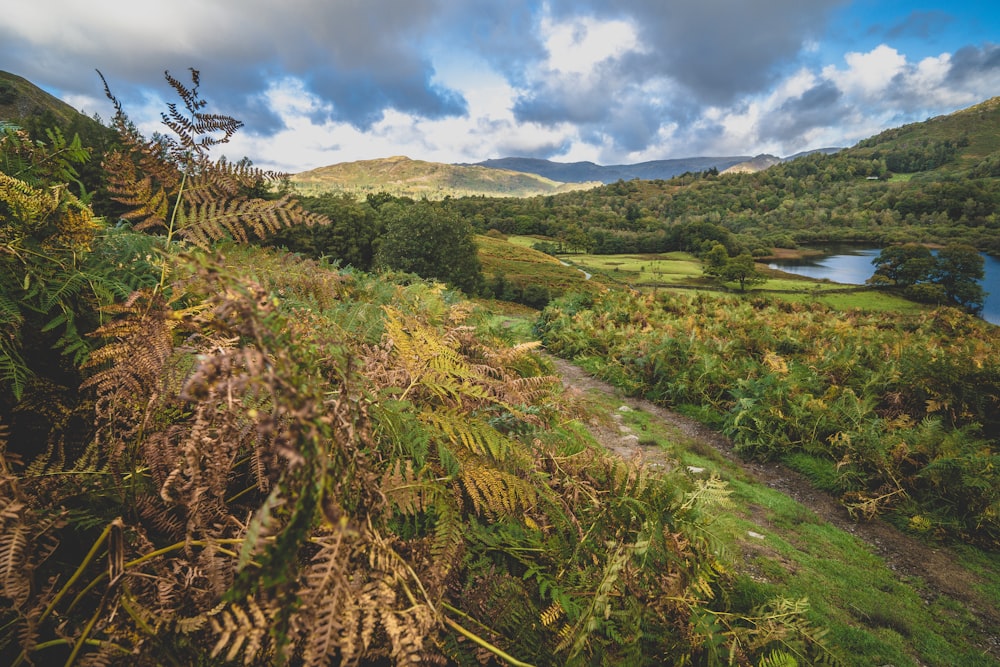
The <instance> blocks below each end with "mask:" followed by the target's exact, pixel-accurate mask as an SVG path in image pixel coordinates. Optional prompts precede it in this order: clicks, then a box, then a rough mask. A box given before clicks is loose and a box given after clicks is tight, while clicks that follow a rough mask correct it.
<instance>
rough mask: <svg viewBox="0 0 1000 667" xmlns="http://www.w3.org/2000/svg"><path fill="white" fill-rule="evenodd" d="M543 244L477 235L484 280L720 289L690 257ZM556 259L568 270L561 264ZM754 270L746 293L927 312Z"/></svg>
mask: <svg viewBox="0 0 1000 667" xmlns="http://www.w3.org/2000/svg"><path fill="white" fill-rule="evenodd" d="M546 240H548V241H550V242H551V239H543V238H538V237H534V236H509V237H507V238H506V239H495V238H490V237H486V236H480V237H478V241H477V242H479V247H480V259H481V260H482V261H483V269H484V273H485V275H486V276H487V279H489V278H490V277H491V276H492V275H493V274H494V273H495V272H496V271H497V270H500V271H503V272H504V274H505V275H506V276H507V277H508V278H509V279H511V280H515V281H519V282H521V283H522V284H530V283H532V282H536V283H537V284H545V285H555V286H557V289H558V291H559V292H560V293H562V292H565V291H571V290H573V289H581V288H582V289H591V288H595V287H601V286H606V285H628V286H631V287H634V288H636V289H654V288H655V289H691V288H696V289H709V290H719V289H720V286H719V285H718V283H716V282H714V281H713V280H711V279H708V278H706V277H705V276H704V275H703V274H702V269H701V262H700V261H699V260H698V258H697V257H695V256H694V255H692V254H691V253H686V252H669V253H661V254H653V255H587V254H565V255H560V256H559V258H558V259H557V258H554V257H551V256H549V255H545V254H544V253H539V252H537V251H533V250H531V249H530V248H531V246H532V245H533V244H535V243H538V242H539V241H546ZM560 260H561V261H562V262H564V263H565V264H568V266H566V265H563V264H559V261H560ZM757 267H758V270H759V271H760V272H761V273H762V274H764V275H765V276H766V277H767V280H766V281H765V282H764V283H762V284H760V285H756V286H754V287H753V288H752V289H749V290H747V292H748V293H749V294H756V295H764V296H768V297H773V298H778V299H785V300H787V301H794V302H819V303H822V304H824V305H826V306H829V307H831V308H833V309H835V310H853V309H858V310H866V311H874V312H902V313H918V312H921V311H924V310H927V309H928V307H927V306H925V305H922V304H919V303H915V302H913V301H908V300H907V299H903V298H901V297H898V296H895V295H892V294H887V293H885V292H880V291H878V290H872V289H864V288H858V287H857V286H855V285H842V284H839V283H834V282H830V281H829V280H814V279H812V278H805V277H802V276H797V275H793V274H790V273H784V272H782V271H777V270H775V269H770V268H768V267H767V266H765V265H763V264H758V265H757ZM583 271H585V272H586V273H588V274H590V275H591V280H590V281H586V280H584V276H583V273H581V272H583ZM727 287H728V288H729V289H730V290H734V289H735V287H732V286H727Z"/></svg>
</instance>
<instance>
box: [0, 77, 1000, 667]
mask: <svg viewBox="0 0 1000 667" xmlns="http://www.w3.org/2000/svg"><path fill="white" fill-rule="evenodd" d="M189 74H190V80H189V81H188V80H187V79H183V80H182V79H180V78H175V77H174V76H172V75H171V74H169V73H167V74H166V82H167V85H168V86H169V87H170V89H171V90H172V92H173V93H174V94H175V95H176V97H177V98H178V101H177V102H175V103H171V104H169V105H168V107H167V109H166V110H165V111H164V112H163V115H162V118H163V124H164V128H165V131H164V133H163V134H157V135H155V136H154V137H152V138H145V137H143V136H141V135H140V133H139V132H138V131H137V130H136V128H135V126H134V125H133V124H132V123H131V122H130V121H129V118H128V115H127V113H126V110H125V109H124V108H123V107H122V106H121V104H119V103H118V100H117V99H116V98H115V96H114V93H113V87H112V86H111V85H110V84H109V83H108V82H104V87H105V92H106V94H107V95H108V97H109V99H111V101H112V102H113V103H114V105H115V108H116V111H117V113H116V115H115V117H114V118H113V120H112V122H111V125H110V127H108V128H103V129H97V128H96V127H95V126H93V125H87V124H85V123H84V124H83V125H82V126H86V127H87V130H86V131H85V132H80V131H72V132H71V131H70V128H68V127H65V126H63V125H60V124H59V123H54V124H53V125H51V126H46V127H42V126H30V127H29V126H28V123H22V124H13V123H9V124H4V127H3V128H2V135H0V324H2V330H3V332H4V333H3V335H2V336H0V599H2V604H0V662H2V663H3V664H10V665H31V664H66V665H117V664H126V663H127V664H134V665H147V664H148V665H161V664H168V665H194V664H197V665H216V664H218V665H221V664H245V665H271V664H290V665H325V664H348V665H350V664H356V665H377V664H411V663H418V662H419V663H433V664H460V665H482V664H510V665H621V664H635V665H642V664H649V665H659V664H678V665H685V664H690V665H765V666H767V665H770V666H776V665H783V666H790V665H812V664H865V663H864V662H858V660H859V659H861V660H864V659H865V656H864V655H863V653H859V649H858V648H857V647H856V646H853V645H848V644H847V643H844V644H838V643H837V642H834V641H830V640H829V638H828V637H827V634H828V630H829V629H828V628H827V627H824V626H823V623H822V622H818V621H817V619H818V618H820V617H818V616H817V615H816V614H814V613H812V611H811V609H810V604H809V601H808V600H807V599H805V598H799V597H794V596H791V595H785V594H781V592H780V591H779V592H773V591H771V589H766V590H767V593H766V594H765V593H764V591H765V588H764V587H763V586H762V585H760V584H759V583H755V582H754V581H753V580H751V579H750V578H748V576H747V575H745V574H744V573H740V572H739V568H738V564H737V563H736V561H735V558H734V557H733V555H732V554H729V553H727V551H726V549H725V548H723V546H722V542H721V540H722V537H721V531H720V529H719V523H718V522H719V521H720V519H721V517H725V516H726V515H727V514H729V513H731V512H735V511H736V508H735V507H734V503H733V499H732V493H733V489H732V488H730V486H729V484H728V483H727V482H725V481H723V480H721V479H720V478H719V477H717V476H715V475H709V476H701V477H699V476H696V475H692V474H691V473H690V471H689V470H688V469H687V468H686V467H684V466H681V465H677V466H675V467H667V468H665V469H659V470H653V469H651V468H649V467H646V466H641V465H639V464H637V463H636V462H633V461H626V460H623V459H622V458H621V457H619V456H616V455H615V454H614V453H612V452H610V451H608V450H605V449H603V448H602V447H600V446H598V445H597V444H596V443H595V442H594V440H593V438H592V436H591V435H590V433H589V431H588V429H587V427H586V424H587V422H588V420H591V419H592V418H593V415H592V414H591V413H589V412H588V406H587V404H586V403H584V402H582V401H581V400H579V399H578V398H574V397H573V395H571V394H570V393H569V392H567V391H566V390H564V388H563V386H562V384H561V382H560V381H559V378H558V377H557V376H556V375H555V371H554V368H553V366H552V364H551V362H550V361H549V360H548V359H547V357H546V356H545V355H543V354H542V353H541V348H542V346H544V348H545V350H546V351H547V352H548V353H551V354H556V355H559V356H562V357H565V358H568V359H575V360H578V361H580V362H581V363H584V364H587V365H588V367H589V368H591V369H592V370H593V371H594V372H595V373H596V374H598V375H600V376H602V377H604V378H606V379H608V380H609V381H611V382H613V383H615V384H616V385H618V386H620V387H621V388H622V389H623V391H626V392H628V393H631V394H634V395H641V396H644V397H646V398H649V399H651V400H653V401H656V402H658V403H660V404H663V405H670V406H675V407H677V408H678V409H680V410H683V411H685V412H686V413H688V414H691V415H693V416H695V417H697V418H698V419H699V420H700V421H702V422H703V423H706V424H709V425H711V426H713V427H715V428H717V429H719V430H720V431H722V432H723V433H725V434H726V435H727V436H728V437H729V438H730V439H731V440H732V442H733V443H734V444H735V447H736V448H737V450H738V451H739V452H740V454H741V455H743V456H745V457H747V458H751V459H757V460H780V461H783V462H785V463H786V464H787V465H790V466H793V467H795V468H796V469H798V470H801V471H802V472H803V473H804V474H806V475H807V476H808V477H809V479H811V480H812V481H813V482H814V484H815V485H816V488H817V489H820V490H822V491H823V492H828V493H831V494H834V495H835V496H836V497H838V498H839V499H840V500H841V502H843V504H844V506H845V507H847V508H848V509H849V511H850V512H851V513H852V515H853V516H855V517H856V518H857V519H858V520H865V519H871V518H874V517H886V518H887V519H888V520H890V521H892V522H894V523H896V524H897V525H899V526H900V527H901V528H902V529H903V530H906V531H909V532H910V533H912V534H914V535H918V536H920V537H921V538H922V539H926V540H929V541H937V542H940V543H942V544H958V545H962V546H963V547H964V548H969V549H976V550H981V552H982V553H985V554H990V553H994V552H995V551H996V550H997V548H998V546H1000V491H998V489H1000V479H998V478H997V476H998V475H1000V472H998V471H1000V453H998V445H997V438H998V437H1000V421H998V415H1000V405H998V403H1000V361H998V357H997V355H996V344H997V342H998V337H997V328H996V327H993V326H991V325H988V324H986V323H984V322H982V321H981V320H979V319H977V318H975V317H973V316H971V315H969V314H967V313H964V312H962V311H961V309H957V308H952V307H940V308H933V309H932V308H926V309H924V310H921V311H920V312H919V314H916V315H914V314H908V313H899V314H893V315H888V316H887V315H885V314H881V315H877V316H876V315H873V314H871V313H867V312H864V311H861V310H852V311H849V312H835V311H832V310H831V309H829V308H828V307H826V306H821V305H819V304H808V303H806V304H803V303H794V302H786V301H782V300H780V299H774V298H771V297H768V296H766V295H763V294H759V293H756V292H754V291H753V290H749V291H748V293H740V294H720V293H718V292H715V291H698V292H694V293H670V292H665V291H663V292H639V291H636V290H630V289H607V288H605V287H602V286H600V285H599V284H598V283H596V282H595V283H592V284H590V285H588V287H587V288H585V289H582V290H580V291H573V292H571V291H570V290H569V289H562V288H559V287H558V286H557V285H556V284H555V283H553V282H550V283H548V284H547V285H545V286H544V289H542V287H543V286H540V285H538V284H537V283H538V280H537V279H536V280H535V281H534V284H532V283H533V281H532V280H531V277H530V276H529V277H525V278H520V279H519V280H518V281H513V280H512V279H509V278H507V277H505V276H504V275H503V273H502V272H499V271H498V272H497V273H495V274H494V275H487V274H486V272H484V269H483V262H484V261H485V259H481V257H483V254H482V247H484V244H486V243H487V240H489V241H490V242H496V243H500V241H502V239H503V236H504V235H505V234H508V233H515V232H516V233H519V234H529V235H537V236H538V237H539V239H540V240H542V241H544V242H546V243H550V244H552V245H555V246H558V247H561V249H563V250H582V249H587V250H590V251H594V252H620V251H621V250H622V249H623V248H631V249H635V250H636V251H638V250H640V249H641V250H642V251H643V252H663V251H665V250H667V249H685V250H689V251H694V252H696V253H709V252H711V251H712V249H713V248H722V249H723V250H724V251H725V253H726V254H727V256H730V257H733V258H738V257H742V256H747V257H752V256H753V255H758V256H759V255H760V254H761V253H762V252H763V251H764V250H766V249H767V248H768V247H789V246H794V245H796V244H798V243H805V242H809V241H813V240H817V238H818V237H819V236H820V235H822V236H823V238H839V239H844V238H850V239H852V240H875V239H877V240H879V241H880V242H884V243H893V242H921V243H934V242H942V241H944V242H953V241H959V242H962V243H964V244H970V245H972V246H975V247H976V248H978V249H980V250H991V249H993V250H995V249H996V248H995V247H993V246H992V245H991V243H993V242H995V239H996V226H997V224H998V221H997V213H996V200H997V197H998V196H1000V188H998V185H997V184H998V183H1000V180H998V175H1000V174H998V173H996V169H995V166H996V164H998V163H1000V162H998V161H997V159H996V157H995V156H996V154H997V153H996V150H995V149H996V147H994V151H993V155H992V156H990V155H987V156H985V157H980V158H972V157H969V156H970V155H971V153H970V151H971V150H972V149H975V150H977V151H980V150H983V149H984V147H985V146H986V145H987V144H986V143H984V142H987V140H986V139H984V138H982V137H983V135H984V133H982V132H975V131H972V130H969V129H966V130H965V131H962V132H958V133H957V134H956V133H954V128H953V127H951V126H950V125H949V126H948V127H947V128H945V129H943V130H940V131H941V132H943V133H944V134H947V135H949V137H954V138H938V137H937V135H936V134H933V133H932V134H929V135H927V138H926V141H925V140H924V139H920V140H917V141H916V143H914V142H913V141H909V139H908V137H909V136H910V135H909V134H908V133H909V132H912V131H913V128H901V129H900V130H898V131H894V132H890V133H886V134H884V135H879V137H875V138H873V139H872V140H869V142H863V143H862V144H859V146H857V147H855V149H852V152H848V153H845V154H844V155H840V154H838V155H834V156H822V157H821V156H815V157H813V156H810V157H806V158H802V159H801V160H797V161H796V162H793V163H788V164H786V165H779V166H777V167H774V168H772V169H776V170H777V171H773V172H772V171H771V170H768V172H764V173H762V174H755V175H737V176H732V177H729V176H726V177H723V176H719V175H717V174H712V173H704V174H689V175H685V176H683V177H680V178H678V179H673V180H671V181H663V182H643V181H633V182H628V183H625V182H619V183H616V184H611V185H609V186H606V187H604V188H598V189H596V190H591V191H586V192H571V193H566V194H560V195H553V196H545V197H538V198H533V199H526V200H515V199H495V200H491V199H485V198H480V197H475V198H451V199H446V200H444V201H442V202H429V201H414V200H411V199H407V198H403V197H393V196H391V195H388V194H384V193H380V194H369V195H368V196H367V197H366V199H365V200H364V201H356V200H353V199H351V198H349V197H344V196H339V195H318V196H311V197H299V196H297V195H296V193H295V192H294V190H293V189H291V188H290V187H289V183H288V180H287V178H285V177H284V176H283V175H282V174H276V173H272V172H268V171H264V170H260V169H257V168H255V167H254V166H253V165H252V164H251V163H249V161H247V160H241V161H238V162H231V161H227V160H226V159H224V158H215V157H214V153H215V152H217V150H218V148H219V147H220V146H222V145H224V144H225V143H226V142H227V141H228V140H229V138H231V137H232V136H233V134H234V133H235V132H238V131H239V130H240V128H241V126H242V124H241V123H240V122H239V121H238V120H236V119H234V118H231V117H228V116H223V115H219V114H213V113H210V112H209V111H208V110H207V103H206V101H205V100H204V99H203V97H202V95H201V93H200V90H199V87H200V80H199V75H198V72H197V71H195V70H191V71H190V72H189ZM102 80H103V79H102ZM974 109H975V108H974ZM970 113H971V112H970ZM996 113H997V104H995V101H994V103H992V104H987V105H986V106H984V107H983V108H982V109H979V110H978V111H976V112H975V113H974V114H972V120H969V119H964V120H962V121H961V123H965V124H967V123H973V122H978V120H977V119H979V118H981V117H982V116H983V115H984V114H986V115H988V116H989V118H990V119H992V120H994V121H995V114H996ZM941 122H942V123H943V122H944V121H941ZM939 124H940V123H939ZM82 126H81V127H82ZM961 127H965V125H961ZM993 127H996V124H995V122H994V125H993ZM934 128H935V132H938V130H939V129H940V128H938V126H937V125H935V126H934ZM925 134H926V133H925ZM994 134H995V133H994ZM908 141H909V143H907V142H908ZM997 141H1000V137H997ZM900 142H902V143H900ZM904 145H905V149H904V147H903V146H904ZM949 168H950V169H951V171H948V169H949ZM907 169H909V170H913V171H915V172H916V173H914V174H910V177H908V178H907V179H903V180H899V181H898V182H896V181H894V179H897V178H898V177H897V176H894V175H893V174H894V173H895V172H898V171H905V170H907ZM943 169H944V170H945V171H942V170H943ZM920 170H924V171H920ZM921 174H924V175H923V176H921ZM932 175H933V178H932ZM869 176H874V177H875V179H876V180H868V177H869ZM922 178H926V179H928V180H926V181H921V179H922ZM959 200H961V202H962V203H961V205H960V206H959V205H958V204H956V203H955V202H958V201H959ZM929 202H933V206H934V208H933V210H931V208H930V207H931V203H929ZM810 216H818V217H819V219H822V220H824V221H827V222H828V223H829V224H824V225H815V224H808V223H807V221H808V220H809V219H810ZM491 230H492V231H491ZM486 232H490V234H489V236H486V237H477V236H476V234H477V233H479V234H485V233H486ZM477 238H478V240H477ZM477 244H478V247H479V250H478V251H477ZM536 254H538V253H536ZM717 254H718V252H717ZM885 259H886V260H887V261H888V259H889V258H888V257H886V258H885ZM727 261H728V260H727ZM720 266H723V267H725V266H726V263H725V262H722V264H720ZM886 266H889V264H888V263H886ZM883 273H885V272H883ZM906 275H909V274H906ZM929 275H930V274H927V275H925V276H923V277H919V276H918V278H917V279H915V280H914V281H913V282H911V283H909V284H907V283H906V279H901V278H900V274H899V273H898V272H897V273H889V274H886V275H885V278H886V280H887V281H889V282H891V283H892V284H893V287H898V288H900V289H906V288H913V287H914V286H915V285H918V284H921V283H928V282H930V283H932V284H935V285H936V284H937V283H934V282H933V281H932V280H931V279H930V278H929V277H928V276H929ZM751 286H752V281H751V283H750V284H749V285H746V287H751ZM942 289H944V288H943V287H942ZM496 297H499V298H500V299H502V300H503V301H497V300H495V298H496ZM509 301H520V302H521V303H522V304H527V305H529V306H531V309H525V308H523V307H521V308H514V307H513V306H512V305H511V304H510V303H509ZM526 313H527V314H526ZM515 321H519V322H521V323H522V324H524V326H525V328H528V329H530V332H529V333H530V334H531V335H530V336H518V335H516V333H515V330H514V327H512V322H515ZM852 636H854V635H852ZM866 641H868V640H867V639H866ZM955 644H956V645H957V644H961V641H956V642H955ZM953 650H954V651H967V650H968V648H967V647H961V648H955V649H953ZM901 655H906V653H905V651H902V653H901ZM948 655H956V653H950V654H948ZM961 655H963V656H965V657H968V655H969V654H968V653H962V654H961ZM922 659H923V658H922ZM963 659H964V658H963ZM970 659H973V660H978V661H979V662H969V664H994V661H993V660H992V658H991V657H990V656H987V655H985V654H983V655H981V656H979V655H978V654H977V656H976V657H975V658H970ZM912 660H913V664H917V662H918V661H919V660H920V659H917V658H912ZM945 661H946V659H945V658H941V659H938V660H937V661H936V662H935V661H934V660H930V661H929V662H930V663H931V664H946V662H945Z"/></svg>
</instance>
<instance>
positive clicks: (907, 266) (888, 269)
mask: <svg viewBox="0 0 1000 667" xmlns="http://www.w3.org/2000/svg"><path fill="white" fill-rule="evenodd" d="M872 264H874V265H875V267H876V268H875V275H874V276H873V277H872V278H871V279H870V280H869V283H870V284H873V285H879V284H892V285H895V286H896V287H900V288H903V289H904V290H905V292H906V294H907V295H908V296H910V297H911V298H914V299H916V300H918V301H926V302H936V303H947V304H950V305H953V306H958V307H960V308H962V309H964V310H966V311H967V312H969V313H972V314H979V313H980V312H982V310H983V300H984V299H985V297H986V294H985V292H984V291H983V288H982V287H981V286H980V284H979V281H980V280H982V279H983V276H984V268H983V267H984V261H983V257H982V255H980V254H979V251H977V250H976V249H975V248H973V247H972V246H970V245H966V244H962V243H953V244H951V245H948V246H945V247H944V248H942V249H941V250H939V251H938V253H937V255H936V256H935V255H934V254H933V253H932V252H931V251H930V249H929V248H927V247H926V246H922V245H918V244H915V243H908V244H905V245H897V246H890V247H888V248H885V249H884V250H882V252H881V253H879V255H878V257H876V258H875V259H873V260H872Z"/></svg>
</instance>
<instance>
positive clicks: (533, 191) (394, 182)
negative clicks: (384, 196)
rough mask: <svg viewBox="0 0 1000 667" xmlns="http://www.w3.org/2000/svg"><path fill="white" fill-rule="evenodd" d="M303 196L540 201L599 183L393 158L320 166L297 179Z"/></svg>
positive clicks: (295, 178) (293, 180) (297, 185)
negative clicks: (569, 181)
mask: <svg viewBox="0 0 1000 667" xmlns="http://www.w3.org/2000/svg"><path fill="white" fill-rule="evenodd" d="M290 180H291V183H292V185H293V186H294V187H295V188H296V189H297V190H298V191H299V192H300V193H302V194H303V195H315V196H322V195H323V194H335V195H341V194H342V195H345V196H348V197H351V198H352V199H361V200H363V199H364V198H365V197H367V196H368V195H370V194H378V193H381V192H386V193H389V194H391V195H393V196H394V197H412V198H415V199H429V200H441V199H445V198H450V197H475V196H484V195H485V196H490V197H497V196H499V197H534V196H538V195H546V194H554V193H558V192H569V191H572V190H580V189H587V188H592V187H595V186H596V185H598V184H597V183H559V182H556V181H553V180H550V179H548V178H543V177H541V176H538V175H536V174H526V173H521V172H517V171H510V170H507V169H490V168H486V167H481V166H476V165H456V164H440V163H437V162H424V161H423V160H411V159H409V158H406V157H401V156H397V157H390V158H384V159H380V160H361V161H358V162H344V163H340V164H334V165H330V166H328V167H319V168H318V169H312V170H310V171H306V172H303V173H301V174H295V175H294V176H293V177H292V178H291V179H290Z"/></svg>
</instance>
